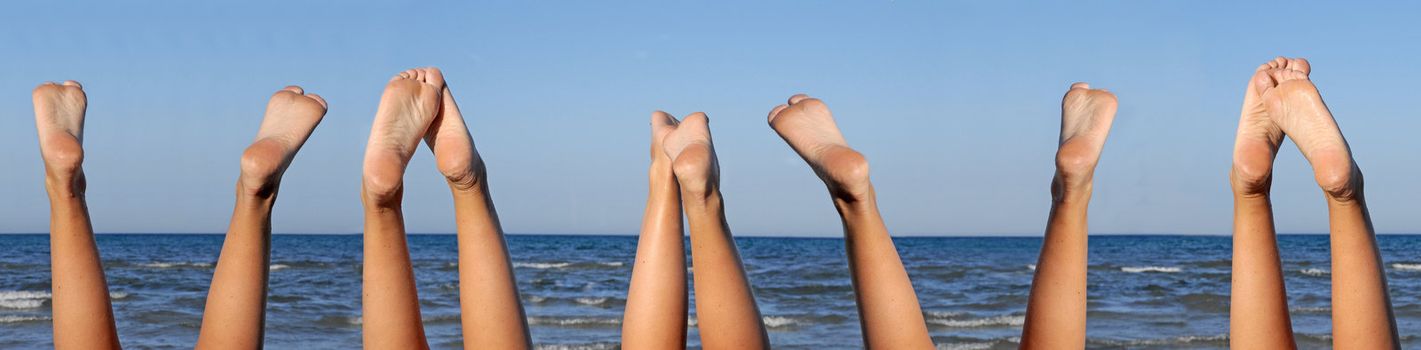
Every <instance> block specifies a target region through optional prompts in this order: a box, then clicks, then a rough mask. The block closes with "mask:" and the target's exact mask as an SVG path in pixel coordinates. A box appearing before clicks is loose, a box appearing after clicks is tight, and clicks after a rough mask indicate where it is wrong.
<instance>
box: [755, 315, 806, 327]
mask: <svg viewBox="0 0 1421 350" xmlns="http://www.w3.org/2000/svg"><path fill="white" fill-rule="evenodd" d="M760 320H761V321H763V322H765V327H769V328H779V327H789V326H793V325H797V324H799V320H796V319H793V318H789V317H783V316H765V317H764V318H761V319H760Z"/></svg>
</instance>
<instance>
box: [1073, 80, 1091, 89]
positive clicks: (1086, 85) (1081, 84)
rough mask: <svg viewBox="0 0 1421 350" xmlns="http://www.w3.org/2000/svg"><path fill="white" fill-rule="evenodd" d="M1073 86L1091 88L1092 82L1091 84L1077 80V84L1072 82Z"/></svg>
mask: <svg viewBox="0 0 1421 350" xmlns="http://www.w3.org/2000/svg"><path fill="white" fill-rule="evenodd" d="M1071 88H1072V89H1090V84H1089V83H1086V82H1083V81H1081V82H1076V83H1075V84H1071Z"/></svg>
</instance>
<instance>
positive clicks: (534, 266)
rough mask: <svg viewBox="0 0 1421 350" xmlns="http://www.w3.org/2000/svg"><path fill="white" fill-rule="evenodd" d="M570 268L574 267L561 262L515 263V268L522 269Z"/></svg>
mask: <svg viewBox="0 0 1421 350" xmlns="http://www.w3.org/2000/svg"><path fill="white" fill-rule="evenodd" d="M568 266H572V263H568V262H560V263H525V262H516V263H513V267H522V268H528V269H539V270H547V269H561V268H565V267H568Z"/></svg>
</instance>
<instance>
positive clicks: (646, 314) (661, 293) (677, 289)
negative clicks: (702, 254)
mask: <svg viewBox="0 0 1421 350" xmlns="http://www.w3.org/2000/svg"><path fill="white" fill-rule="evenodd" d="M676 124H677V121H676V118H675V117H672V116H671V115H670V114H666V113H665V112H661V111H657V112H656V113H652V114H651V169H650V170H648V173H649V175H648V179H649V182H650V186H651V188H650V190H649V191H648V194H647V198H646V214H645V216H643V217H642V222H641V237H640V238H638V240H637V250H636V251H637V253H636V255H637V256H636V264H635V265H633V267H632V281H631V287H629V288H628V290H627V309H626V313H625V314H624V315H623V320H622V348H623V349H629V350H642V349H678V348H679V349H684V348H686V312H687V310H686V309H687V303H686V250H685V249H686V247H685V243H684V241H683V237H684V236H685V233H683V232H682V231H681V230H682V222H681V192H680V191H681V189H680V188H679V186H677V185H676V177H675V175H673V174H672V173H671V158H670V157H669V156H667V155H666V151H663V150H662V145H661V141H662V140H664V139H665V138H666V135H667V134H669V133H671V131H672V130H675V128H676Z"/></svg>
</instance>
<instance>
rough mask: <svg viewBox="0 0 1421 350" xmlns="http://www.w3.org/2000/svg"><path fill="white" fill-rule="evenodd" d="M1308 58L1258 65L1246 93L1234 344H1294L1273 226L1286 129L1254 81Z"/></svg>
mask: <svg viewBox="0 0 1421 350" xmlns="http://www.w3.org/2000/svg"><path fill="white" fill-rule="evenodd" d="M1288 66H1292V67H1293V68H1294V69H1301V70H1304V71H1306V70H1307V69H1308V67H1307V65H1306V62H1303V61H1289V60H1286V59H1283V58H1281V57H1280V58H1278V59H1276V60H1273V61H1269V62H1268V63H1264V64H1263V65H1262V66H1259V67H1258V69H1257V70H1256V71H1255V73H1254V76H1253V78H1252V79H1250V80H1249V84H1248V88H1247V90H1246V91H1245V92H1244V95H1243V111H1242V112H1241V113H1240V117H1239V122H1238V135H1237V137H1236V139H1235V141H1234V161H1233V169H1232V170H1231V171H1230V172H1229V179H1230V181H1229V182H1230V184H1231V186H1232V187H1233V198H1234V236H1233V277H1232V283H1231V286H1232V287H1231V288H1232V291H1231V292H1230V294H1229V345H1230V346H1232V347H1233V348H1235V349H1293V348H1297V344H1296V342H1295V341H1294V340H1293V327H1292V323H1291V320H1290V319H1289V317H1288V295H1287V292H1286V288H1285V287H1284V285H1283V267H1282V262H1281V260H1280V259H1279V257H1278V242H1277V234H1276V232H1275V231H1274V228H1273V205H1272V202H1271V201H1270V200H1269V193H1270V192H1269V187H1270V186H1271V185H1272V183H1273V158H1274V157H1275V156H1277V154H1278V146H1279V145H1281V144H1282V142H1283V130H1282V129H1280V128H1279V127H1278V125H1277V124H1274V122H1273V120H1272V118H1270V117H1269V114H1268V109H1267V108H1266V107H1265V106H1264V105H1263V99H1262V97H1261V96H1259V91H1258V89H1257V86H1258V84H1254V83H1253V81H1255V80H1259V79H1269V78H1268V76H1267V75H1268V73H1267V71H1268V70H1271V69H1275V68H1282V67H1288Z"/></svg>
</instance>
